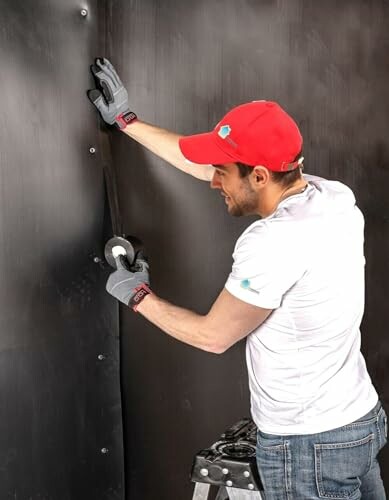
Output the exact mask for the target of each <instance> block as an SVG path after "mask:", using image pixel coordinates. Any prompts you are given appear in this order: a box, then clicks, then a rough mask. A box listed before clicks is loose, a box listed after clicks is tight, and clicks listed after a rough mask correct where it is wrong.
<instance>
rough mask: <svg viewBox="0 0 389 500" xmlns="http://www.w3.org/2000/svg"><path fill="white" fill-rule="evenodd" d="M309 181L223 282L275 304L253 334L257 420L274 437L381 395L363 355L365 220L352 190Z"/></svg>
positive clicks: (312, 426) (265, 222)
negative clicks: (372, 381) (361, 328)
mask: <svg viewBox="0 0 389 500" xmlns="http://www.w3.org/2000/svg"><path fill="white" fill-rule="evenodd" d="M305 178H306V180H307V181H309V186H308V188H307V189H306V190H305V191H304V192H303V193H300V194H298V195H295V196H291V197H290V198H287V199H285V200H284V201H283V202H281V203H280V205H279V206H278V208H277V210H276V211H275V212H274V213H273V214H272V215H271V216H269V217H267V218H265V219H262V220H259V221H257V222H255V223H254V224H252V225H251V226H250V227H249V228H248V229H247V230H246V231H245V232H244V233H243V234H242V236H241V237H240V238H239V240H238V242H237V245H236V249H235V252H234V267H233V271H232V273H231V275H230V277H229V279H228V281H227V284H226V288H227V289H228V290H229V291H230V292H231V293H233V294H234V295H236V296H238V297H240V298H242V300H247V297H249V300H250V301H251V302H252V303H253V304H255V305H258V306H260V307H268V308H272V309H274V311H273V313H272V314H271V315H270V316H269V317H268V318H267V320H266V321H265V322H264V323H263V324H262V325H261V326H260V327H259V328H258V329H257V330H256V331H254V332H253V333H252V334H251V335H250V336H249V337H248V339H247V365H248V371H249V377H250V389H251V399H252V413H253V418H254V420H255V421H256V423H257V425H258V427H259V428H260V429H261V430H262V431H263V432H268V433H271V434H312V433H318V432H323V431H326V430H330V429H334V428H336V427H340V426H342V425H345V424H348V423H350V422H352V421H354V420H356V419H357V418H359V417H361V416H362V415H364V414H366V413H367V412H368V411H369V410H371V408H373V407H374V405H375V404H376V402H377V399H378V396H377V394H376V391H375V389H374V387H373V386H372V383H371V380H370V377H369V375H368V373H367V370H366V365H365V361H364V359H363V356H362V354H361V353H360V330H359V327H360V322H361V319H362V315H363V310H364V265H365V259H364V255H363V227H364V221H363V216H362V214H361V212H360V210H359V209H358V208H357V207H356V206H355V198H354V195H353V194H352V192H351V190H350V189H349V188H348V187H346V186H344V185H343V184H341V183H339V182H334V181H326V180H324V179H320V178H317V177H312V176H305ZM242 282H244V283H243V284H244V285H246V284H247V283H249V286H246V287H245V288H243V287H242Z"/></svg>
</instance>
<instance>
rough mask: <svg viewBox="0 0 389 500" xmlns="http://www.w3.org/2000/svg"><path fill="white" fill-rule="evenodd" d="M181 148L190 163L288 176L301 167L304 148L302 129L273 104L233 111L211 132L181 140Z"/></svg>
mask: <svg viewBox="0 0 389 500" xmlns="http://www.w3.org/2000/svg"><path fill="white" fill-rule="evenodd" d="M179 145H180V149H181V152H182V154H183V155H184V156H185V158H187V159H188V160H189V161H191V162H193V163H200V164H206V165H209V164H214V165H222V164H223V163H232V162H240V163H244V164H246V165H250V166H253V167H254V166H256V165H263V166H264V167H266V168H268V169H269V170H273V171H275V172H286V171H288V170H294V169H295V168H297V167H298V166H299V165H300V164H301V163H302V158H300V159H299V160H297V161H294V160H295V158H296V156H297V155H298V154H299V153H300V152H301V150H302V145H303V139H302V136H301V133H300V131H299V128H298V126H297V124H296V122H295V121H294V120H293V119H292V118H291V117H290V116H289V115H288V114H287V113H286V111H284V110H283V109H282V108H281V106H280V105H279V104H277V103H276V102H272V101H253V102H249V103H246V104H241V105H240V106H237V107H235V108H233V109H231V110H230V111H229V112H228V113H227V114H226V115H225V116H224V117H223V118H222V119H221V120H220V122H219V123H218V124H217V125H216V127H215V128H214V129H213V130H212V131H211V132H207V133H205V134H196V135H190V136H187V137H181V139H180V140H179Z"/></svg>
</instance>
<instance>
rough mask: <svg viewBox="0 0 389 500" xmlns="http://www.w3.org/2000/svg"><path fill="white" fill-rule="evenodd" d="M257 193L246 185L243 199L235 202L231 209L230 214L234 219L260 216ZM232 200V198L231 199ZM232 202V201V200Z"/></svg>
mask: <svg viewBox="0 0 389 500" xmlns="http://www.w3.org/2000/svg"><path fill="white" fill-rule="evenodd" d="M257 196H258V195H257V193H256V192H255V191H254V190H253V189H252V188H251V186H250V185H249V184H248V182H247V184H246V185H245V188H244V194H243V199H242V201H240V202H235V203H234V204H233V205H232V206H231V208H230V209H229V211H228V212H229V214H230V215H232V216H233V217H243V216H245V215H258V212H257V210H258V197H257ZM230 200H231V198H230ZM231 201H232V200H231Z"/></svg>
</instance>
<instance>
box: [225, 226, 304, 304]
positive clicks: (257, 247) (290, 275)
mask: <svg viewBox="0 0 389 500" xmlns="http://www.w3.org/2000/svg"><path fill="white" fill-rule="evenodd" d="M286 240H287V237H286V236H285V235H283V234H282V233H281V234H277V233H276V232H274V231H272V230H271V228H268V227H266V226H258V227H255V228H253V229H251V230H250V231H249V232H247V233H243V235H242V236H241V237H240V238H239V240H238V241H237V243H236V246H235V250H234V254H233V259H234V262H233V266H232V271H231V273H230V275H229V277H228V279H227V282H226V284H225V288H226V289H227V290H228V291H229V292H230V293H231V294H232V295H234V296H235V297H237V298H238V299H240V300H242V301H244V302H247V303H249V304H252V305H255V306H258V307H262V308H264V309H276V308H278V307H279V306H280V305H281V302H282V299H283V297H284V295H285V294H286V293H287V292H288V290H290V288H291V287H292V286H293V285H294V284H295V283H296V282H297V281H298V279H299V278H300V277H301V276H302V274H303V270H302V269H301V267H302V266H301V264H300V262H299V256H298V252H297V251H296V250H294V249H293V248H291V247H293V242H291V241H288V244H286ZM294 254H296V255H294ZM300 258H301V257H300Z"/></svg>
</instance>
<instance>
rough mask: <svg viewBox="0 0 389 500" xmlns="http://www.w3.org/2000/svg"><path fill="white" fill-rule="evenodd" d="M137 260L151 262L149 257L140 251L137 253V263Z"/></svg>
mask: <svg viewBox="0 0 389 500" xmlns="http://www.w3.org/2000/svg"><path fill="white" fill-rule="evenodd" d="M137 260H142V261H144V262H146V263H148V262H149V258H148V257H147V255H146V254H145V253H144V251H143V250H138V251H137V252H136V255H135V261H137Z"/></svg>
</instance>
